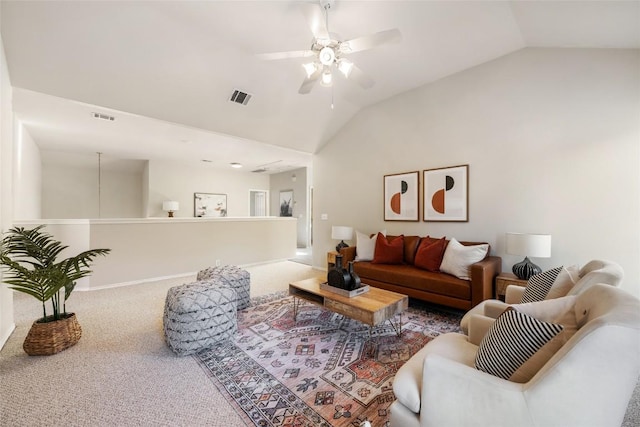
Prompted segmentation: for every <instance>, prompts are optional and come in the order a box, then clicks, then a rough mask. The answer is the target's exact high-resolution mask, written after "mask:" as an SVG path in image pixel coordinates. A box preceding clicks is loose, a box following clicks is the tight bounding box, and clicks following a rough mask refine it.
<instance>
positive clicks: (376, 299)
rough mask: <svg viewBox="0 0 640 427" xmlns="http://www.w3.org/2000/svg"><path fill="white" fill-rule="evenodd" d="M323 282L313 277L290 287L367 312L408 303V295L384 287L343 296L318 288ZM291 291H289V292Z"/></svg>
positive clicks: (404, 305) (291, 284)
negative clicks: (353, 295) (351, 295)
mask: <svg viewBox="0 0 640 427" xmlns="http://www.w3.org/2000/svg"><path fill="white" fill-rule="evenodd" d="M323 282H325V280H323V279H322V278H319V277H314V278H311V279H306V280H301V281H299V282H293V283H290V284H289V286H290V287H294V288H296V289H300V290H303V291H306V292H309V293H312V294H314V295H318V296H321V297H323V298H330V299H331V300H334V301H338V302H341V303H343V304H346V305H350V306H353V307H357V308H359V309H361V310H366V311H369V312H377V311H379V310H381V309H385V308H387V307H389V306H391V305H395V304H400V305H402V306H403V307H402V308H403V309H406V308H407V307H408V305H409V297H408V296H407V295H403V294H399V293H397V292H392V291H387V290H385V289H380V288H375V287H373V286H370V287H369V291H368V292H365V293H364V294H361V295H358V296H355V297H351V298H349V297H345V296H342V295H340V294H337V293H335V292H331V291H325V290H324V289H321V288H320V283H323ZM289 293H291V292H289Z"/></svg>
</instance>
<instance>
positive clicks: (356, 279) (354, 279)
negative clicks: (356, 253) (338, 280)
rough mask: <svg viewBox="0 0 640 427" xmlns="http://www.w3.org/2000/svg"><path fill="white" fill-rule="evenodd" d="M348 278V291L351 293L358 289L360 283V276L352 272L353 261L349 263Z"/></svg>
mask: <svg viewBox="0 0 640 427" xmlns="http://www.w3.org/2000/svg"><path fill="white" fill-rule="evenodd" d="M349 276H350V278H351V280H350V281H349V290H350V291H353V290H354V289H358V288H359V287H360V286H361V285H362V283H361V282H360V276H358V275H357V274H356V272H355V271H354V270H353V261H349Z"/></svg>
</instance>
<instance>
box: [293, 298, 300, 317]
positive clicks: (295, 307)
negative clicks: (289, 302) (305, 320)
mask: <svg viewBox="0 0 640 427" xmlns="http://www.w3.org/2000/svg"><path fill="white" fill-rule="evenodd" d="M299 308H300V298H296V297H293V321H294V322H297V321H298V309H299Z"/></svg>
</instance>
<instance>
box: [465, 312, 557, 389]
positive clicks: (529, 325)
mask: <svg viewBox="0 0 640 427" xmlns="http://www.w3.org/2000/svg"><path fill="white" fill-rule="evenodd" d="M562 329H563V327H562V325H559V324H556V323H549V322H543V321H541V320H538V319H536V318H534V317H531V316H529V315H527V314H525V313H522V312H519V311H517V310H514V309H513V308H511V307H509V308H507V309H506V310H505V312H504V313H502V314H501V315H500V317H498V318H497V319H496V321H495V322H494V323H493V325H492V326H491V328H490V329H489V332H487V335H485V337H484V338H483V339H482V342H480V346H479V347H478V352H477V353H476V359H475V366H476V369H478V370H480V371H483V372H486V373H488V374H491V375H495V376H497V377H499V378H503V379H509V378H510V377H511V375H513V373H514V372H515V371H516V370H517V369H518V368H519V367H520V366H522V364H523V363H524V362H526V361H527V359H529V358H530V357H531V356H533V354H534V353H535V352H536V351H538V350H540V348H541V347H542V346H544V345H545V344H546V343H547V342H549V341H551V340H552V339H553V338H554V337H555V336H556V335H558V334H559V333H560V332H561V331H562Z"/></svg>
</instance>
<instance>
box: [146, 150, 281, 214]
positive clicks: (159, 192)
mask: <svg viewBox="0 0 640 427" xmlns="http://www.w3.org/2000/svg"><path fill="white" fill-rule="evenodd" d="M229 169H230V170H229V171H221V170H216V169H213V168H211V167H209V166H208V165H207V163H203V162H193V163H182V162H171V161H166V160H149V174H148V175H149V189H148V191H149V199H148V207H147V216H149V217H165V216H167V213H166V212H164V211H163V210H162V202H163V201H165V200H175V201H177V202H179V203H180V210H179V211H178V212H176V213H175V214H174V216H176V217H185V218H187V217H193V216H194V214H193V213H194V212H193V208H194V204H193V194H194V193H217V194H226V195H227V216H229V217H244V216H249V190H265V191H267V190H269V176H268V175H264V174H259V173H251V172H247V171H243V170H236V169H231V168H229ZM272 215H273V212H272Z"/></svg>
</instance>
